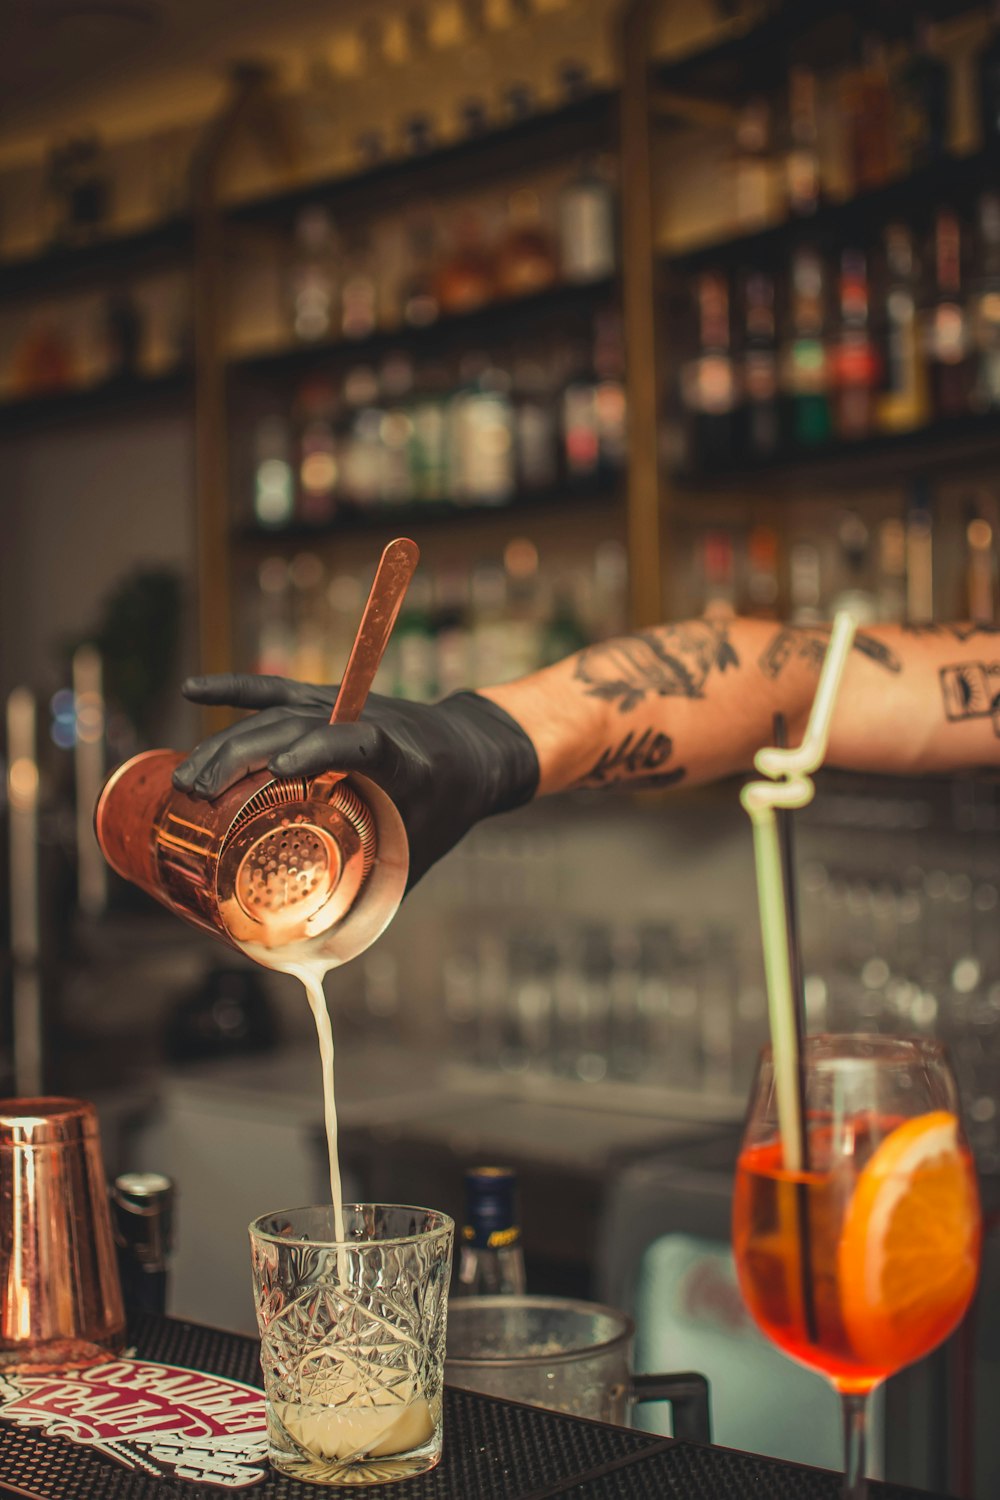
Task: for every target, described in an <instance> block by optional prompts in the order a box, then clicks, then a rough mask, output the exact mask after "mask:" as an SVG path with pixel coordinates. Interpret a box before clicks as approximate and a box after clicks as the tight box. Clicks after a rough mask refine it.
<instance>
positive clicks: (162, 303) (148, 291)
mask: <svg viewBox="0 0 1000 1500" xmlns="http://www.w3.org/2000/svg"><path fill="white" fill-rule="evenodd" d="M192 348H193V342H192V333H191V297H190V287H189V285H188V278H187V277H186V276H185V275H184V274H183V273H177V274H164V275H160V276H151V277H148V278H145V279H143V280H140V281H136V282H134V283H127V282H122V283H121V284H120V285H118V286H116V287H115V288H114V289H113V290H112V291H109V292H99V293H95V294H90V295H86V296H80V297H69V298H65V299H62V300H60V301H59V302H51V303H42V304H38V305H37V306H35V307H24V306H22V305H21V304H20V303H19V304H17V305H16V306H9V307H5V308H4V312H3V316H2V317H0V393H2V399H5V400H17V399H18V398H24V397H29V396H37V395H53V394H56V393H57V392H59V391H70V390H81V389H86V388H92V387H96V386H101V385H114V384H116V383H123V382H127V381H131V380H134V379H136V378H141V377H155V376H158V375H166V374H169V373H170V372H172V371H175V370H177V369H179V368H180V367H182V366H183V365H185V364H186V363H187V362H188V361H189V360H190V358H191V355H192Z"/></svg>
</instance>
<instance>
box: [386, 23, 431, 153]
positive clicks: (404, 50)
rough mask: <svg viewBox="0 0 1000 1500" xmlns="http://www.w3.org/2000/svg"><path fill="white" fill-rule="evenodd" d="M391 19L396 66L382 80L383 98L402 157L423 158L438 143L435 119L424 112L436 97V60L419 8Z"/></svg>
mask: <svg viewBox="0 0 1000 1500" xmlns="http://www.w3.org/2000/svg"><path fill="white" fill-rule="evenodd" d="M394 20H395V26H394V28H393V29H394V41H395V47H394V48H393V49H392V50H393V53H394V55H393V58H392V61H393V62H395V63H396V67H395V68H394V69H393V72H392V74H391V75H390V76H389V77H388V78H387V79H386V92H385V97H386V98H387V99H390V100H392V104H393V108H394V110H395V111H397V112H398V113H397V118H399V120H400V140H401V144H402V147H403V154H404V155H405V156H423V155H425V154H426V153H427V152H428V151H431V150H433V148H434V147H435V146H436V145H437V144H438V140H437V136H438V132H437V127H436V124H435V120H434V117H433V116H432V115H431V114H430V113H428V110H427V104H428V101H429V100H432V99H435V97H436V93H435V82H436V80H435V76H434V75H435V71H436V65H437V59H436V58H435V57H434V55H433V49H432V46H431V42H430V38H429V36H428V27H427V19H426V16H425V13H424V8H423V7H422V6H419V5H414V6H411V7H410V8H409V9H408V10H406V11H404V12H402V14H400V15H398V16H396V17H395V18H394Z"/></svg>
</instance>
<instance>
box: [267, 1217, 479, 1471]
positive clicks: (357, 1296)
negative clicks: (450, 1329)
mask: <svg viewBox="0 0 1000 1500" xmlns="http://www.w3.org/2000/svg"><path fill="white" fill-rule="evenodd" d="M454 1230H455V1226H454V1222H453V1221H452V1220H451V1219H450V1218H448V1216H447V1215H446V1214H442V1213H437V1212H435V1211H434V1210H432V1209H426V1208H411V1207H406V1206H403V1205H399V1204H385V1203H359V1204H345V1206H344V1235H345V1237H344V1239H343V1240H340V1241H338V1240H337V1238H336V1235H335V1230H334V1221H333V1209H332V1207H330V1206H324V1207H321V1208H295V1209H289V1210H286V1211H284V1212H280V1213H274V1214H266V1215H264V1217H263V1218H260V1219H256V1220H254V1222H253V1223H252V1224H251V1225H250V1250H251V1260H252V1267H253V1284H254V1298H255V1303H256V1309H257V1324H258V1327H259V1329H260V1338H261V1346H260V1361H261V1368H262V1369H263V1372H264V1395H265V1400H266V1405H267V1419H268V1435H269V1456H270V1459H271V1463H272V1464H273V1465H274V1467H275V1468H276V1469H278V1470H280V1471H281V1472H282V1473H284V1474H291V1475H293V1476H294V1477H295V1478H296V1479H301V1480H305V1481H307V1482H309V1483H312V1484H384V1483H386V1482H387V1481H390V1480H394V1479H405V1478H408V1477H409V1476H411V1475H413V1474H420V1473H422V1472H423V1471H424V1470H426V1469H431V1468H433V1467H434V1465H435V1464H436V1463H437V1462H438V1460H439V1459H440V1457H441V1407H442V1383H443V1367H444V1351H445V1335H446V1329H447V1316H448V1286H449V1282H450V1279H451V1254H452V1243H453V1239H454Z"/></svg>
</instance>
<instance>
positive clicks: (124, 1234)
mask: <svg viewBox="0 0 1000 1500" xmlns="http://www.w3.org/2000/svg"><path fill="white" fill-rule="evenodd" d="M110 1198H111V1225H112V1232H113V1234H114V1241H115V1250H116V1252H117V1256H118V1272H119V1275H120V1277H121V1284H122V1298H123V1300H124V1303H125V1310H126V1312H128V1313H129V1314H130V1315H134V1314H136V1313H164V1312H166V1308H167V1263H168V1258H169V1255H170V1250H171V1243H172V1238H173V1207H174V1184H173V1182H172V1180H171V1179H170V1178H169V1177H164V1176H163V1175H162V1174H161V1173H160V1172H123V1173H121V1174H120V1175H119V1176H118V1177H116V1178H115V1180H114V1182H113V1183H112V1185H111V1193H110Z"/></svg>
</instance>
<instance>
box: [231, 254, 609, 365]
mask: <svg viewBox="0 0 1000 1500" xmlns="http://www.w3.org/2000/svg"><path fill="white" fill-rule="evenodd" d="M614 289H615V283H614V280H613V279H612V277H610V276H606V277H602V278H601V279H600V280H598V281H589V282H586V283H584V284H580V285H563V286H553V287H546V288H545V289H544V290H542V291H539V292H533V293H531V294H530V295H528V296H525V297H507V298H504V299H502V300H500V301H497V302H491V303H489V305H488V306H485V307H478V308H475V309H474V310H473V311H471V312H466V313H447V314H445V315H444V316H442V317H440V318H438V319H437V320H436V321H435V322H433V323H429V324H428V325H427V326H426V327H424V328H410V327H405V326H404V327H397V328H384V329H383V328H380V329H377V330H376V332H374V333H372V334H369V335H368V336H367V337H366V338H362V339H334V340H330V341H329V342H322V343H315V344H296V345H294V346H293V347H292V348H288V349H277V350H274V351H273V352H269V353H263V354H240V355H235V356H233V357H232V358H231V359H230V360H229V368H230V370H231V371H232V372H233V373H234V374H239V375H247V376H258V377H272V378H279V377H288V376H293V377H294V376H296V375H300V374H305V373H308V371H309V370H311V369H314V368H315V367H316V366H317V365H328V364H330V363H333V362H335V363H337V364H338V365H343V364H357V363H362V364H363V363H366V362H367V361H369V360H371V359H373V358H377V357H378V356H379V355H381V354H385V353H387V352H388V351H389V350H397V349H399V350H404V351H405V352H407V353H409V354H413V355H415V356H416V355H426V354H429V353H432V352H433V351H434V350H436V349H440V348H444V347H446V346H448V345H453V344H464V345H466V346H468V345H469V344H470V341H471V340H473V339H496V338H498V337H499V338H506V337H508V336H509V335H510V334H512V333H517V332H519V331H520V330H521V329H522V328H524V327H529V328H531V329H532V330H534V331H537V329H538V326H539V324H541V323H544V322H545V321H546V319H550V318H551V319H553V320H556V319H564V318H566V317H572V316H573V315H575V314H586V313H589V312H590V311H591V310H592V309H593V308H594V306H595V305H596V304H598V303H600V302H602V301H608V300H610V298H611V296H612V294H613V292H614Z"/></svg>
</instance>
